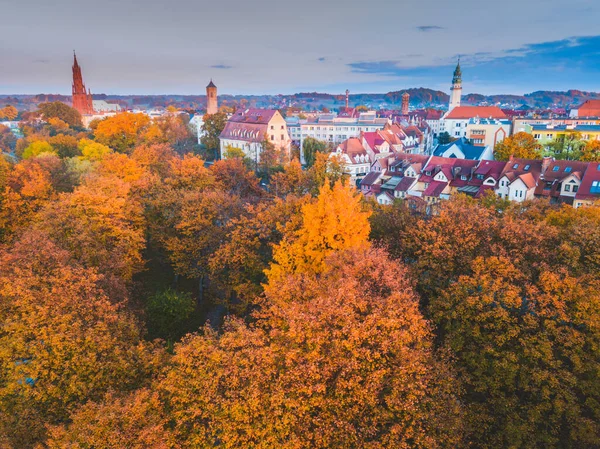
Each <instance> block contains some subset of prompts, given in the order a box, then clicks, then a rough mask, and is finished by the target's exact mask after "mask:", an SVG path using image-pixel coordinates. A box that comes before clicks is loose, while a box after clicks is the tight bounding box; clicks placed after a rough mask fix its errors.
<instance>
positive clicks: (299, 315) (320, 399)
mask: <svg viewBox="0 0 600 449" xmlns="http://www.w3.org/2000/svg"><path fill="white" fill-rule="evenodd" d="M328 266H329V267H330V269H329V270H327V271H326V272H325V273H323V274H321V275H316V274H314V273H304V274H295V275H293V276H292V277H290V278H289V279H285V280H281V281H280V282H279V281H278V283H277V287H278V288H277V289H273V290H272V291H271V292H270V293H269V294H268V295H267V297H266V298H265V304H264V309H263V311H262V312H261V313H260V314H258V315H257V321H256V322H255V324H253V325H252V326H246V325H244V324H242V323H241V322H239V321H235V320H233V321H230V322H229V323H228V324H227V325H226V327H225V329H224V331H223V333H222V334H221V335H219V334H217V333H216V332H213V331H211V330H210V329H206V330H205V331H204V334H203V335H191V336H189V337H187V338H186V339H185V340H184V341H183V342H182V343H181V344H179V345H177V347H176V353H175V356H174V359H173V363H174V365H173V366H174V369H172V370H171V371H169V372H168V373H167V375H166V376H165V378H164V380H163V381H161V383H160V386H159V389H160V391H161V392H162V394H161V396H162V397H164V398H165V402H166V407H167V409H168V410H170V411H171V416H172V419H173V422H174V424H175V426H174V429H173V431H174V433H175V435H176V438H177V440H178V441H180V442H181V443H182V444H184V445H186V446H189V447H203V446H207V447H208V446H212V445H214V444H217V442H218V445H219V446H220V447H223V448H234V447H254V446H260V447H268V448H276V447H282V446H285V447H291V448H331V447H340V448H341V447H344V448H359V447H365V446H368V447H372V448H384V447H417V448H418V447H423V448H425V447H428V448H436V447H457V446H460V444H461V437H462V435H461V434H462V426H461V423H460V416H461V409H460V406H459V404H458V402H457V400H456V397H455V396H454V393H453V390H454V389H455V388H456V387H455V385H456V384H455V381H454V380H453V376H452V375H451V374H450V370H449V369H448V367H447V364H445V363H444V362H443V361H441V360H439V359H437V358H436V356H435V354H434V353H433V351H432V350H431V343H430V341H431V340H430V334H429V329H428V327H427V324H426V322H425V320H424V319H423V318H422V316H421V315H420V313H419V310H418V302H417V300H416V297H415V295H414V293H413V292H412V290H411V288H410V282H409V281H408V280H407V278H406V274H405V271H404V270H403V269H402V268H401V267H399V266H398V265H397V264H394V263H393V262H391V261H389V260H388V259H387V258H386V257H385V255H383V254H382V253H381V252H378V251H371V250H368V251H365V250H355V251H351V252H349V253H346V254H336V255H335V256H332V258H330V259H329V261H328ZM248 417H252V419H248Z"/></svg>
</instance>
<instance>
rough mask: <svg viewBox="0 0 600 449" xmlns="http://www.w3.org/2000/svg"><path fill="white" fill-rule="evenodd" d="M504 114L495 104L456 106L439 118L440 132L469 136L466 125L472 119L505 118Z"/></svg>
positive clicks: (456, 136) (453, 135)
mask: <svg viewBox="0 0 600 449" xmlns="http://www.w3.org/2000/svg"><path fill="white" fill-rule="evenodd" d="M506 118H507V117H506V114H505V113H504V112H502V109H500V108H498V107H496V106H457V107H455V108H454V109H452V110H451V111H448V112H447V113H446V114H445V115H444V116H443V117H442V119H441V124H440V132H442V133H443V132H447V133H448V134H450V137H454V138H460V137H466V138H468V139H469V138H471V136H470V135H468V131H467V127H468V126H469V122H470V121H471V120H473V119H491V120H506Z"/></svg>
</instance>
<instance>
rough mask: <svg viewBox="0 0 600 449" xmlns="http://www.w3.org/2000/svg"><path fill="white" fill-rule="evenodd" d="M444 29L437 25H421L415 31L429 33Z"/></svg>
mask: <svg viewBox="0 0 600 449" xmlns="http://www.w3.org/2000/svg"><path fill="white" fill-rule="evenodd" d="M443 29H444V27H441V26H438V25H421V26H418V27H417V30H419V31H421V32H423V33H429V32H430V31H440V30H443Z"/></svg>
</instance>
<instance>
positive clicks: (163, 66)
mask: <svg viewBox="0 0 600 449" xmlns="http://www.w3.org/2000/svg"><path fill="white" fill-rule="evenodd" d="M598 18H600V1H598V0H543V1H542V0H503V1H502V2H490V1H486V0H453V1H441V0H372V1H368V0H278V1H275V0H211V1H207V0H94V1H89V0H52V1H48V0H0V23H1V28H2V36H3V37H2V42H1V43H0V94H37V93H58V94H70V90H71V65H72V61H73V50H76V51H77V58H78V60H79V63H80V65H81V66H82V71H83V77H84V81H85V83H86V85H87V87H89V88H91V89H92V92H93V93H106V94H121V95H127V94H132V95H133V94H204V92H205V86H206V84H208V82H209V81H210V79H211V78H212V79H213V80H214V82H215V84H216V85H217V86H218V87H219V94H257V95H258V94H291V93H296V92H313V91H318V92H328V93H342V92H344V91H345V90H346V89H349V90H350V91H351V93H379V92H389V91H397V90H402V89H406V88H410V87H428V88H432V89H438V90H442V91H444V92H448V91H449V88H450V83H451V79H452V72H453V70H454V67H455V65H456V60H457V58H458V57H459V56H460V57H461V66H462V68H463V93H472V92H476V93H481V94H523V93H528V92H532V91H536V90H567V89H579V90H587V91H600V25H599V22H598Z"/></svg>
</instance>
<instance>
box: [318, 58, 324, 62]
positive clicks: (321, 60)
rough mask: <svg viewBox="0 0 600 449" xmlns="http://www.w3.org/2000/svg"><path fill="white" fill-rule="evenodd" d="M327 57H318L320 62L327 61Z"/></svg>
mask: <svg viewBox="0 0 600 449" xmlns="http://www.w3.org/2000/svg"><path fill="white" fill-rule="evenodd" d="M325 59H326V58H324V57H320V58H319V59H318V61H319V62H325Z"/></svg>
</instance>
